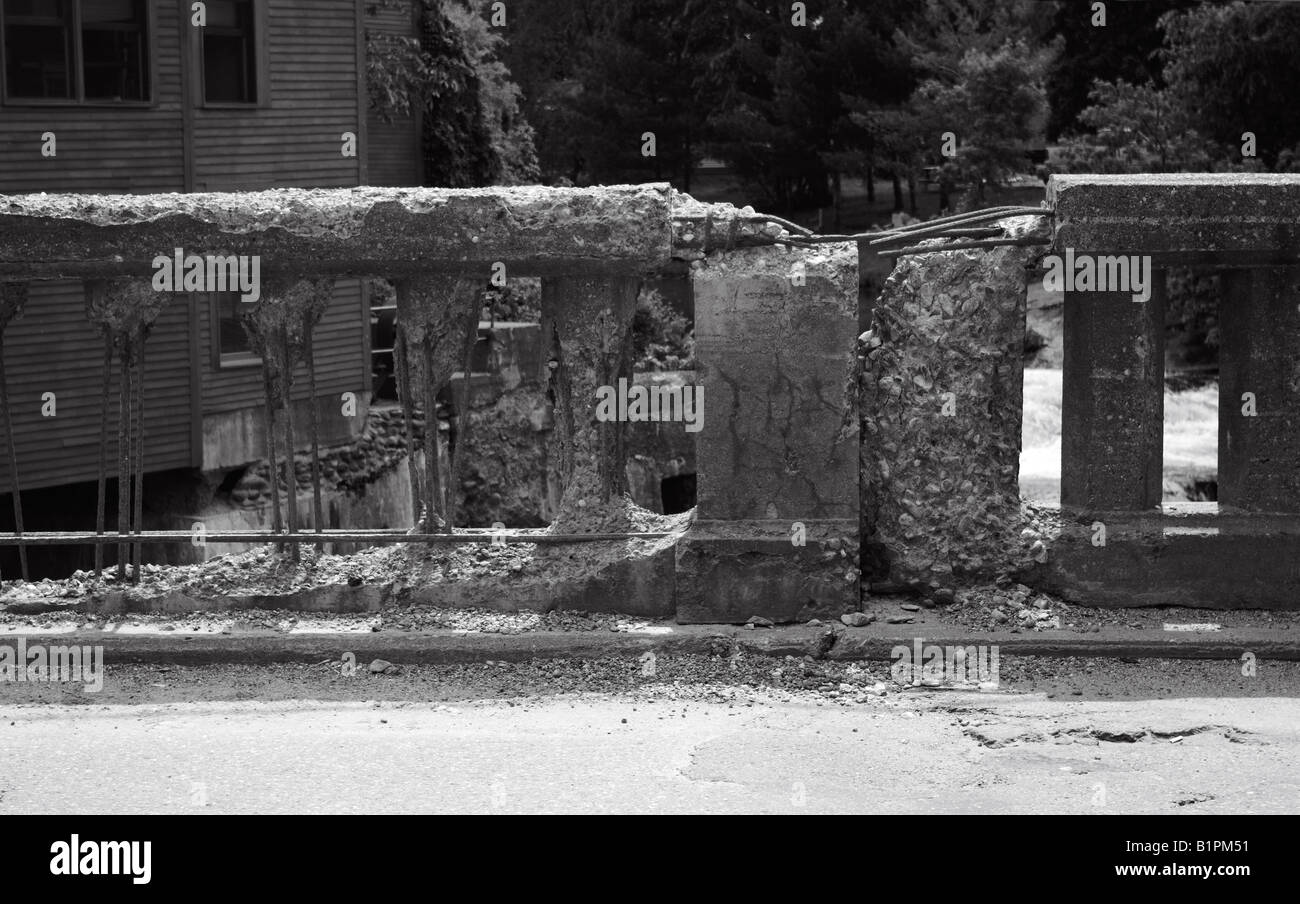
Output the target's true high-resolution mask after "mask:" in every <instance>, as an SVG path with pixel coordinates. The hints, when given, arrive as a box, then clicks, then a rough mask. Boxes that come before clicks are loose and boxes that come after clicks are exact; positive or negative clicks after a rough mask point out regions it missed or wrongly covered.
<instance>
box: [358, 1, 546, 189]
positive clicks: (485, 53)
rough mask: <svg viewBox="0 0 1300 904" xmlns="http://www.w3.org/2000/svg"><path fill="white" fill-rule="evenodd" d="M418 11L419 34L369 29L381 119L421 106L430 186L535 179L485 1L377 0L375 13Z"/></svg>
mask: <svg viewBox="0 0 1300 904" xmlns="http://www.w3.org/2000/svg"><path fill="white" fill-rule="evenodd" d="M411 3H416V4H418V6H417V8H418V9H419V11H420V16H419V21H420V27H419V35H418V37H412V36H409V35H402V34H388V33H385V32H383V31H381V30H379V29H372V28H367V29H366V76H367V88H368V95H369V102H370V107H371V109H372V110H374V111H375V112H376V113H377V114H378V115H379V116H380V117H382V118H384V119H385V120H388V121H391V120H392V119H394V118H403V117H408V116H411V115H412V114H413V113H414V112H415V111H416V110H420V111H422V112H423V113H424V114H425V115H424V117H423V125H424V134H423V154H424V178H423V181H424V184H426V185H439V186H446V187H451V188H460V187H469V186H476V185H490V184H493V183H496V182H501V181H505V182H519V181H532V180H533V179H534V178H535V176H536V166H535V156H536V155H535V152H534V151H533V149H532V132H531V129H530V128H529V126H528V124H527V121H526V120H525V119H524V118H523V117H522V116H520V115H519V112H518V89H517V88H515V86H514V85H513V84H512V82H511V81H510V74H509V71H508V70H507V69H506V68H505V67H504V65H503V64H502V62H501V60H500V56H499V51H500V38H499V37H497V36H495V35H493V34H491V33H490V32H489V31H488V29H487V26H486V23H485V22H484V20H483V18H482V16H481V11H482V9H483V4H482V3H481V2H480V0H470V3H471V5H469V6H465V5H462V4H459V3H456V2H454V0H445V2H444V0H377V2H376V3H374V4H372V5H371V7H372V9H373V10H374V11H378V10H381V9H388V10H392V9H397V10H400V11H405V12H408V13H409V11H410V10H411V5H410V4H411Z"/></svg>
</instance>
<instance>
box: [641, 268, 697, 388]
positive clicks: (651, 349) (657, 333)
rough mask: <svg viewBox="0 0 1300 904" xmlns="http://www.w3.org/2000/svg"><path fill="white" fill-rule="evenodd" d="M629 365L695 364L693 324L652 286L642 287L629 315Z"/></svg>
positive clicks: (671, 367)
mask: <svg viewBox="0 0 1300 904" xmlns="http://www.w3.org/2000/svg"><path fill="white" fill-rule="evenodd" d="M632 354H633V359H634V361H635V363H634V365H633V369H634V370H636V371H637V372H638V373H639V372H641V371H655V370H692V369H694V367H695V327H694V326H693V325H692V323H691V321H690V318H688V317H686V316H684V315H682V314H679V313H677V311H675V310H673V309H672V308H671V307H669V306H668V304H666V303H665V302H664V300H663V296H662V295H660V294H659V291H658V290H656V289H642V290H641V294H640V295H638V296H637V300H636V314H634V315H633V318H632Z"/></svg>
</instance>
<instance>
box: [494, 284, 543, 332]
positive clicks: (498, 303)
mask: <svg viewBox="0 0 1300 904" xmlns="http://www.w3.org/2000/svg"><path fill="white" fill-rule="evenodd" d="M482 319H483V320H489V321H497V322H504V321H514V322H517V323H540V322H541V319H542V281H541V280H540V279H536V278H533V277H527V276H516V277H512V278H511V279H510V280H509V281H508V282H507V283H506V284H505V285H504V286H500V287H497V286H488V288H487V289H486V291H485V292H484V293H483V315H482Z"/></svg>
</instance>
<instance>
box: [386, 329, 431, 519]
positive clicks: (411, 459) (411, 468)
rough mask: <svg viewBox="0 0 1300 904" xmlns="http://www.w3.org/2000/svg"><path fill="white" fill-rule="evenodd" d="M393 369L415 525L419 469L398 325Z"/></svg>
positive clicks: (408, 378) (402, 337) (406, 366)
mask: <svg viewBox="0 0 1300 904" xmlns="http://www.w3.org/2000/svg"><path fill="white" fill-rule="evenodd" d="M393 338H394V342H393V367H394V368H395V369H396V371H397V393H398V395H399V396H400V398H399V400H398V401H400V402H401V403H402V421H403V423H404V425H405V428H406V467H407V470H408V472H409V473H410V475H411V513H412V520H414V521H415V523H416V524H418V523H419V521H420V500H421V499H422V498H423V494H422V493H421V492H420V468H419V466H418V465H416V463H415V425H414V423H412V422H413V420H414V414H413V411H412V409H413V407H414V401H413V400H412V398H411V368H410V360H409V356H410V352H409V350H408V349H407V346H406V330H404V329H403V328H402V326H401V324H398V326H397V330H396V335H395V336H394V337H393ZM428 423H429V421H428V418H427V417H426V418H425V431H426V432H427V431H428Z"/></svg>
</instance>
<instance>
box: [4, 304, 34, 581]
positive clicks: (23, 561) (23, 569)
mask: <svg viewBox="0 0 1300 904" xmlns="http://www.w3.org/2000/svg"><path fill="white" fill-rule="evenodd" d="M4 339H5V336H4V329H3V328H0V416H3V418H4V428H5V437H6V439H7V442H8V445H9V495H10V496H11V497H12V498H13V504H14V533H15V534H17V535H18V536H19V537H21V536H22V535H23V498H22V490H21V489H19V485H18V445H17V443H16V442H15V441H14V422H13V416H12V414H11V412H10V410H9V384H8V381H7V380H6V379H5V357H4ZM18 564H19V570H20V573H21V574H22V576H23V580H24V581H26V580H27V579H28V576H27V545H26V544H25V543H23V542H22V541H21V540H20V541H19V543H18Z"/></svg>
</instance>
